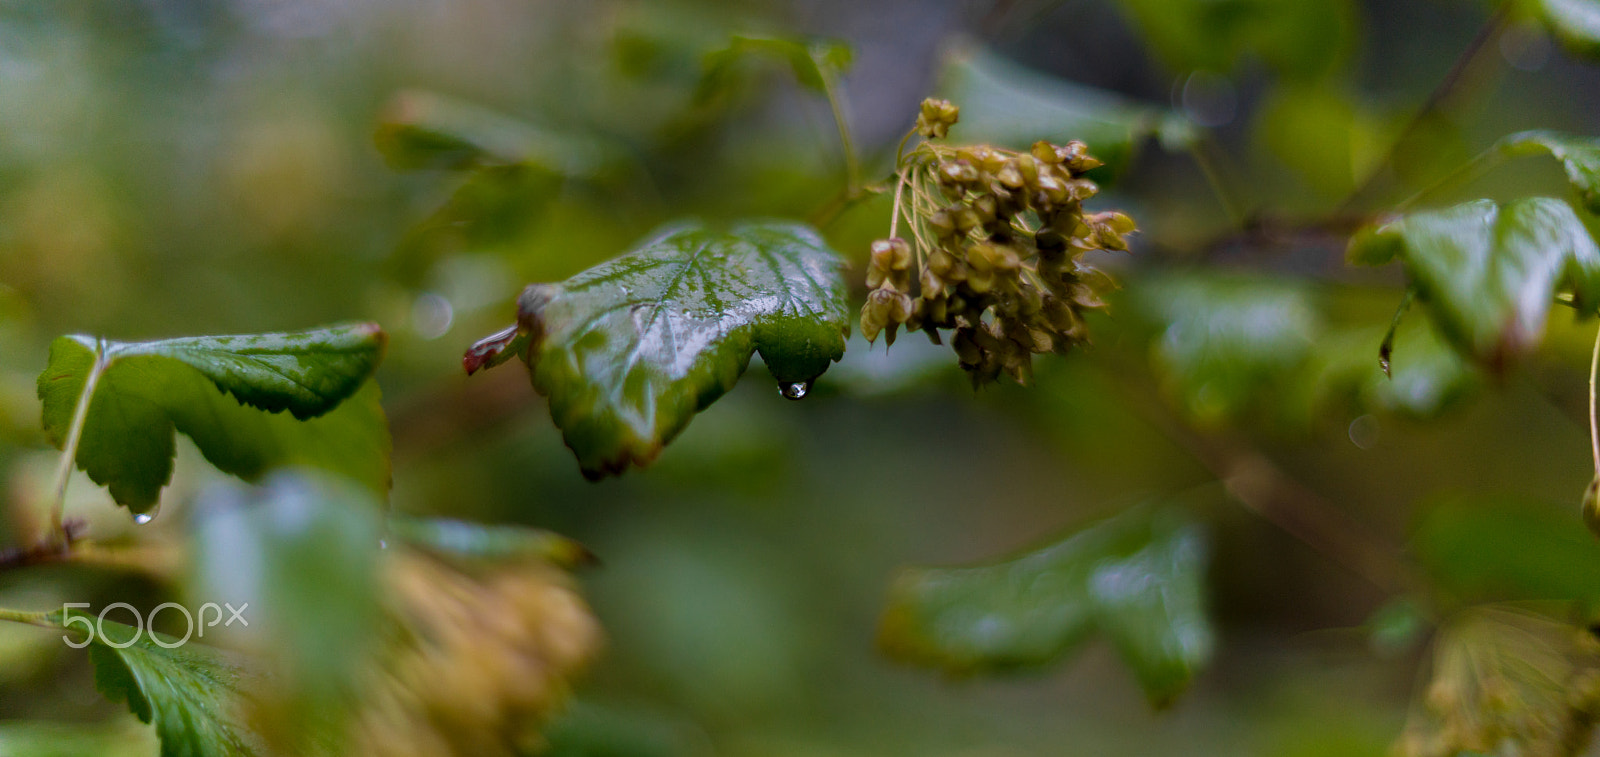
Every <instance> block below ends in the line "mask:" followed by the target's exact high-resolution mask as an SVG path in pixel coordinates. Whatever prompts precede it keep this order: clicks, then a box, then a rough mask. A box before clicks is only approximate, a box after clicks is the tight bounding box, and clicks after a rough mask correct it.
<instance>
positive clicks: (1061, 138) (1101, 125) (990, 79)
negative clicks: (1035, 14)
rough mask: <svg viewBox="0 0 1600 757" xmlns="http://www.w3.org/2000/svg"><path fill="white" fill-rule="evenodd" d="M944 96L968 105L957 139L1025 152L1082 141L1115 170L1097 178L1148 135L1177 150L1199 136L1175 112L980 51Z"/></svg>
mask: <svg viewBox="0 0 1600 757" xmlns="http://www.w3.org/2000/svg"><path fill="white" fill-rule="evenodd" d="M938 92H939V96H940V97H943V98H946V99H948V100H949V101H950V102H953V103H955V104H956V105H958V106H960V107H961V120H960V122H959V123H958V125H957V126H956V131H955V132H953V136H952V138H957V137H956V136H954V135H959V137H958V139H959V141H961V142H991V143H994V144H998V145H1001V146H1004V147H1010V148H1014V149H1019V150H1027V149H1028V147H1029V146H1031V145H1032V144H1033V143H1034V142H1036V141H1038V140H1041V139H1044V140H1049V141H1051V142H1054V143H1057V144H1064V143H1066V142H1067V141H1068V140H1072V139H1077V140H1082V141H1083V142H1084V143H1085V144H1087V145H1088V146H1089V151H1090V152H1091V153H1093V154H1094V156H1095V157H1097V158H1099V159H1100V160H1103V161H1105V162H1106V164H1107V166H1108V168H1105V169H1099V170H1097V171H1096V172H1093V173H1091V175H1092V176H1094V177H1095V178H1096V179H1101V178H1104V174H1106V173H1108V172H1109V173H1111V174H1114V173H1115V172H1116V171H1118V170H1120V169H1121V168H1123V167H1125V166H1126V165H1127V163H1128V161H1130V160H1131V159H1132V158H1133V154H1134V152H1135V151H1136V149H1137V147H1138V143H1139V142H1140V141H1142V140H1143V139H1145V138H1146V137H1149V136H1152V135H1160V136H1162V139H1163V142H1164V143H1167V144H1171V145H1176V146H1181V145H1183V144H1185V143H1186V142H1188V141H1190V140H1192V139H1193V138H1194V132H1193V129H1194V127H1193V126H1192V125H1191V124H1189V123H1188V122H1187V121H1186V120H1184V119H1183V118H1182V117H1180V116H1177V115H1175V114H1173V113H1172V112H1170V111H1167V110H1165V109H1162V108H1158V107H1155V106H1151V105H1143V104H1138V103H1134V102H1130V101H1128V100H1125V99H1123V98H1122V97H1120V96H1118V95H1116V94H1113V93H1111V92H1106V91H1103V90H1098V89H1094V88H1091V87H1086V86H1083V85H1080V84H1074V83H1072V82H1069V81H1064V80H1062V79H1057V78H1055V77H1052V76H1049V75H1046V74H1042V73H1039V72H1037V71H1032V70H1029V69H1027V68H1025V67H1023V66H1021V65H1019V64H1017V63H1013V62H1011V61H1009V60H1006V59H1004V58H1002V57H1000V56H998V55H996V54H995V53H993V52H991V51H989V50H987V49H984V48H981V47H969V48H963V49H959V50H957V51H955V52H954V53H953V54H952V55H951V56H950V57H949V59H948V60H947V61H946V62H945V68H944V70H943V73H942V74H941V75H940V79H939V86H938Z"/></svg>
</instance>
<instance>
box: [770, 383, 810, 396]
mask: <svg viewBox="0 0 1600 757" xmlns="http://www.w3.org/2000/svg"><path fill="white" fill-rule="evenodd" d="M778 393H779V394H782V395H783V397H784V399H791V400H803V399H805V398H806V395H807V394H810V393H811V382H810V381H790V382H787V383H783V384H779V385H778Z"/></svg>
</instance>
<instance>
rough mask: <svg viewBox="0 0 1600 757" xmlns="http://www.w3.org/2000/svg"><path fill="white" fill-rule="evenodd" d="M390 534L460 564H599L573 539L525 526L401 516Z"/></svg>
mask: <svg viewBox="0 0 1600 757" xmlns="http://www.w3.org/2000/svg"><path fill="white" fill-rule="evenodd" d="M389 531H390V533H392V534H393V535H395V536H397V537H399V538H400V539H401V540H403V541H405V542H406V543H407V544H409V545H411V546H414V547H417V548H418V549H422V550H424V551H427V552H430V553H433V554H436V555H441V556H443V557H447V558H454V559H458V560H467V561H477V560H483V561H488V562H499V561H505V560H542V561H545V562H550V563H554V564H556V565H559V566H561V567H565V568H571V567H576V566H579V565H584V564H587V563H592V562H594V561H595V556H594V554H593V553H591V552H590V551H589V550H588V548H587V547H585V546H583V545H582V544H579V543H578V542H576V541H573V540H572V539H569V538H567V537H565V536H562V535H561V534H558V533H554V532H551V531H545V530H542V529H537V528H527V527H524V526H514V525H489V524H482V523H468V522H467V521H461V520H450V519H447V518H408V517H398V516H397V517H394V518H390V519H389Z"/></svg>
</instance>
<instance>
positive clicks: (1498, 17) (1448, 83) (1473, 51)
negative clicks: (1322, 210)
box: [1339, 0, 1511, 211]
mask: <svg viewBox="0 0 1600 757" xmlns="http://www.w3.org/2000/svg"><path fill="white" fill-rule="evenodd" d="M1510 4H1511V3H1510V2H1509V0H1507V1H1506V2H1501V3H1500V4H1499V6H1498V7H1496V8H1495V10H1494V13H1492V14H1490V15H1489V19H1488V20H1487V21H1485V22H1484V24H1483V27H1482V28H1481V29H1479V30H1478V34H1477V36H1475V37H1473V38H1472V41H1471V42H1469V43H1467V47H1466V49H1465V50H1462V51H1461V55H1460V56H1458V57H1457V58H1456V61H1455V63H1453V64H1451V65H1450V70H1449V71H1446V72H1445V74H1444V78H1443V79H1440V80H1439V84H1438V85H1437V86H1435V87H1434V88H1433V91H1432V92H1430V93H1428V99H1426V100H1424V101H1423V102H1422V106H1421V107H1419V108H1418V109H1417V112H1416V114H1415V115H1413V116H1412V117H1411V120H1410V121H1407V122H1406V125H1405V126H1404V127H1402V128H1401V129H1400V134H1399V135H1398V136H1396V137H1395V139H1394V142H1393V143H1392V144H1391V145H1390V146H1389V152H1388V153H1387V154H1385V155H1384V157H1383V160H1381V161H1379V162H1378V164H1377V165H1375V166H1373V167H1372V170H1371V171H1369V172H1368V173H1367V176H1366V178H1365V179H1363V180H1362V181H1361V183H1360V184H1359V185H1357V186H1356V189H1355V191H1353V192H1351V193H1350V195H1349V196H1348V197H1346V198H1345V199H1344V202H1342V203H1340V204H1339V210H1341V211H1344V210H1350V209H1352V208H1354V207H1356V206H1357V205H1358V204H1359V203H1360V202H1361V201H1362V200H1365V199H1366V198H1367V195H1369V194H1371V193H1372V192H1373V191H1374V190H1375V189H1376V187H1377V185H1378V180H1379V179H1380V178H1381V177H1382V176H1383V171H1384V169H1385V168H1386V167H1388V166H1389V165H1390V164H1392V163H1394V160H1395V158H1396V157H1398V156H1399V154H1400V149H1401V148H1402V147H1403V146H1404V145H1405V143H1406V140H1408V139H1410V137H1411V135H1412V134H1413V133H1415V132H1416V130H1417V129H1419V128H1421V127H1422V124H1423V122H1424V121H1426V120H1427V118H1428V116H1430V115H1433V113H1434V111H1436V110H1438V109H1439V106H1440V105H1442V104H1444V101H1445V100H1446V99H1447V98H1449V97H1450V94H1451V93H1452V92H1454V91H1455V88H1456V87H1457V86H1458V85H1459V84H1460V83H1461V80H1462V79H1463V78H1465V74H1466V72H1467V68H1468V67H1469V66H1471V65H1472V61H1473V60H1475V59H1476V58H1477V57H1478V53H1480V52H1482V51H1483V48H1484V46H1485V45H1487V44H1488V43H1489V40H1490V39H1492V38H1493V37H1494V34H1495V32H1496V31H1498V30H1499V29H1500V24H1501V23H1503V22H1504V21H1505V18H1506V13H1507V9H1508V7H1509V6H1510Z"/></svg>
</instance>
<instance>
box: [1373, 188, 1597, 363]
mask: <svg viewBox="0 0 1600 757" xmlns="http://www.w3.org/2000/svg"><path fill="white" fill-rule="evenodd" d="M1349 257H1350V260H1351V261H1352V262H1357V263H1366V264H1376V263H1383V262H1387V261H1388V260H1391V259H1394V258H1396V257H1398V258H1399V259H1400V260H1401V261H1402V262H1403V263H1404V264H1405V268H1406V274H1407V276H1408V277H1409V278H1410V279H1411V283H1412V285H1413V286H1415V287H1416V289H1417V293H1418V295H1419V296H1420V297H1421V299H1422V300H1423V301H1425V302H1427V303H1428V304H1429V306H1430V311H1431V313H1432V315H1433V319H1434V322H1435V323H1436V324H1437V325H1438V326H1439V330H1440V333H1442V334H1443V335H1444V337H1445V339H1446V340H1448V341H1449V342H1450V343H1451V345H1452V346H1454V347H1455V348H1456V350H1457V351H1458V352H1460V353H1461V354H1462V355H1463V356H1466V357H1469V358H1471V359H1473V360H1476V361H1477V362H1479V363H1481V364H1483V365H1486V366H1488V367H1489V368H1491V369H1492V370H1495V371H1497V372H1498V371H1502V370H1504V368H1505V367H1506V365H1507V364H1508V363H1509V362H1510V361H1511V360H1512V359H1514V358H1516V357H1518V356H1520V355H1522V354H1524V353H1526V352H1528V351H1530V350H1532V349H1533V348H1534V347H1536V346H1538V344H1539V342H1540V340H1541V339H1542V338H1543V335H1544V328H1545V319H1546V316H1547V315H1548V314H1549V312H1550V304H1551V301H1552V300H1553V299H1554V297H1555V295H1556V293H1557V292H1558V291H1570V292H1571V293H1572V294H1573V298H1574V304H1575V305H1576V307H1577V308H1578V310H1579V311H1580V312H1592V311H1593V309H1594V306H1595V304H1596V303H1600V249H1597V248H1596V246H1595V243H1594V240H1593V239H1592V238H1590V236H1589V232H1588V230H1587V229H1585V228H1584V226H1583V223H1582V222H1581V221H1580V220H1578V216H1577V214H1575V213H1574V212H1573V210H1572V208H1571V206H1569V205H1567V204H1566V203H1565V202H1562V201H1560V200H1553V199H1550V198H1544V197H1530V198H1524V199H1521V200H1514V201H1512V202H1509V203H1506V204H1504V205H1497V204H1495V203H1494V202H1491V201H1489V200H1478V201H1475V202H1469V203H1464V204H1462V205H1457V206H1455V207H1452V208H1447V209H1445V210H1438V211H1426V212H1418V213H1412V214H1409V215H1405V216H1402V217H1401V218H1399V219H1397V220H1393V221H1390V222H1388V223H1385V224H1383V225H1381V226H1378V227H1376V228H1368V229H1365V230H1363V231H1362V232H1360V233H1358V234H1357V235H1356V236H1355V237H1354V238H1353V239H1351V240H1350V250H1349Z"/></svg>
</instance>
